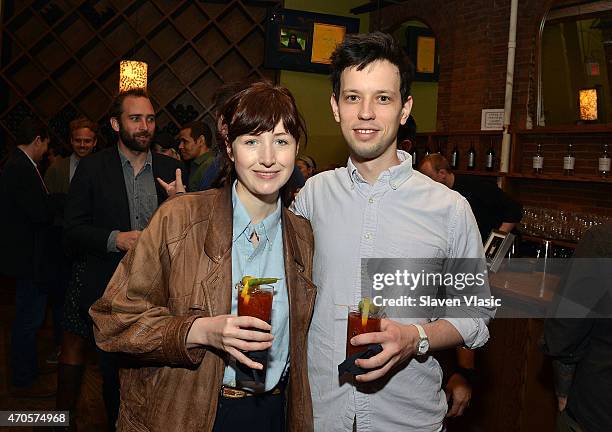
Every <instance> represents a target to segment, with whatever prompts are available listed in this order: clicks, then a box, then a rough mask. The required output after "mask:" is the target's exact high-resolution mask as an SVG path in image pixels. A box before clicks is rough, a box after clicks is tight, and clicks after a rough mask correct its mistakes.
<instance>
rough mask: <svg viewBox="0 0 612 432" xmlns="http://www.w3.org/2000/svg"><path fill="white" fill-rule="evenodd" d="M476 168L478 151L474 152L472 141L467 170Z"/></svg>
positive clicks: (472, 142) (471, 142)
mask: <svg viewBox="0 0 612 432" xmlns="http://www.w3.org/2000/svg"><path fill="white" fill-rule="evenodd" d="M475 168H476V150H474V141H470V149H469V150H468V153H467V169H469V170H473V169H475Z"/></svg>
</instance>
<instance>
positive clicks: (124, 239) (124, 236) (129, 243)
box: [115, 230, 140, 252]
mask: <svg viewBox="0 0 612 432" xmlns="http://www.w3.org/2000/svg"><path fill="white" fill-rule="evenodd" d="M138 237H140V231H138V230H134V231H127V232H125V231H124V232H120V233H119V234H117V240H116V242H115V244H116V246H117V249H119V250H122V251H125V252H127V251H129V250H130V249H132V248H133V247H134V245H135V244H136V242H137V241H138Z"/></svg>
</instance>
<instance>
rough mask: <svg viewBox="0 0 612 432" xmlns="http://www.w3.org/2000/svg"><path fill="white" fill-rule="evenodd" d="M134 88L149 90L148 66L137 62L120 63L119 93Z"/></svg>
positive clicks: (124, 61) (123, 61)
mask: <svg viewBox="0 0 612 432" xmlns="http://www.w3.org/2000/svg"><path fill="white" fill-rule="evenodd" d="M134 88H142V89H146V88H147V64H146V63H145V62H141V61H136V60H121V62H120V63H119V92H124V91H127V90H130V89H134Z"/></svg>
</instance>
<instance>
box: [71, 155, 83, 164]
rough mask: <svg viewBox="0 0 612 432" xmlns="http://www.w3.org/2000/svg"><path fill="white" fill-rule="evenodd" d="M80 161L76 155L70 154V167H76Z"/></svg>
mask: <svg viewBox="0 0 612 432" xmlns="http://www.w3.org/2000/svg"><path fill="white" fill-rule="evenodd" d="M80 161H81V158H79V157H77V155H76V154H75V153H72V154H71V155H70V164H71V165H72V166H77V165H78V164H79V162H80Z"/></svg>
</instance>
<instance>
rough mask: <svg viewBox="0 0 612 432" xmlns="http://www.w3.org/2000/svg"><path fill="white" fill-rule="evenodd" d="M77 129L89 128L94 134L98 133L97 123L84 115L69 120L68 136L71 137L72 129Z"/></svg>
mask: <svg viewBox="0 0 612 432" xmlns="http://www.w3.org/2000/svg"><path fill="white" fill-rule="evenodd" d="M79 129H89V130H90V131H92V132H93V133H94V134H95V135H98V125H97V124H95V123H94V122H92V121H91V120H89V119H88V118H86V117H79V118H77V119H74V120H72V121H71V122H70V136H71V137H72V134H73V133H74V131H76V130H79Z"/></svg>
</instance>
